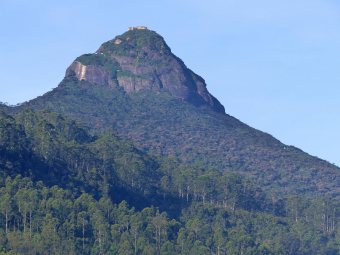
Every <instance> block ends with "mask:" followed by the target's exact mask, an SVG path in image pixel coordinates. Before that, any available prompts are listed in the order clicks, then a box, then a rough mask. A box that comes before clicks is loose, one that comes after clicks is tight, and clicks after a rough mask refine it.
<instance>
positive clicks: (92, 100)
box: [20, 28, 340, 197]
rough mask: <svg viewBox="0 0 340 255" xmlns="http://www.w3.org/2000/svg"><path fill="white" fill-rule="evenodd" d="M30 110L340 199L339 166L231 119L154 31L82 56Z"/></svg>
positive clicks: (285, 189) (279, 187)
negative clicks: (111, 130)
mask: <svg viewBox="0 0 340 255" xmlns="http://www.w3.org/2000/svg"><path fill="white" fill-rule="evenodd" d="M25 107H33V108H36V109H47V108H48V109H51V110H52V111H56V112H60V113H62V114H64V115H67V116H70V117H71V118H74V119H77V120H80V121H82V122H83V123H85V124H86V125H88V126H89V127H91V128H92V129H93V131H98V130H99V131H102V130H106V129H109V128H114V129H115V130H116V131H117V132H118V134H119V135H120V136H121V137H124V138H129V139H132V140H133V142H134V143H135V144H136V145H137V146H138V147H139V148H140V149H143V150H145V151H150V152H152V153H158V154H162V155H166V156H175V157H178V158H180V159H181V160H183V161H184V162H190V163H193V162H195V163H203V164H204V165H205V166H213V167H216V168H218V169H221V170H225V171H235V172H239V173H242V174H245V175H247V176H250V177H251V178H253V179H254V180H256V181H257V182H259V183H260V184H261V185H263V186H264V187H265V188H268V189H272V190H276V191H277V192H279V193H281V194H287V193H291V192H294V193H307V194H331V195H332V196H336V197H338V196H339V195H340V171H339V168H338V167H336V166H334V165H331V164H329V163H327V162H326V161H323V160H320V159H318V158H316V157H312V156H310V155H308V154H306V153H304V152H302V151H301V150H299V149H297V148H294V147H291V146H286V145H284V144H282V143H281V142H279V141H278V140H276V139H275V138H273V137H272V136H270V135H268V134H265V133H263V132H261V131H258V130H255V129H253V128H251V127H249V126H247V125H245V124H243V123H242V122H240V121H238V120H237V119H235V118H233V117H231V116H229V115H227V114H225V113H224V108H223V106H222V105H221V104H220V103H219V102H218V101H217V100H216V99H215V98H214V97H213V96H212V95H210V93H209V92H208V91H207V89H206V84H205V82H204V80H203V79H202V78H201V77H199V76H198V75H196V74H195V73H193V72H192V71H191V70H190V69H188V68H187V67H186V66H185V65H184V63H183V61H181V60H180V59H179V58H177V57H176V56H175V55H174V54H173V53H172V52H171V50H170V48H169V47H168V46H167V45H166V43H165V41H164V39H163V38H162V37H161V36H159V35H158V34H157V33H155V32H153V31H150V30H148V29H144V28H143V29H137V28H134V29H131V30H129V31H128V32H126V33H124V34H122V35H120V36H117V37H116V38H115V39H113V40H111V41H108V42H106V43H104V44H103V45H102V46H101V47H100V48H99V50H98V51H97V52H96V53H94V54H86V55H83V56H80V57H79V58H77V59H76V60H75V61H74V62H73V63H72V64H71V66H70V67H69V68H68V69H67V71H66V76H65V78H64V80H63V81H62V82H61V83H60V85H59V86H58V87H57V88H56V89H54V90H53V91H51V92H49V93H46V94H45V95H43V96H41V97H38V98H37V99H34V100H32V101H30V102H28V103H25V104H24V105H22V106H21V108H25ZM21 108H20V109H21Z"/></svg>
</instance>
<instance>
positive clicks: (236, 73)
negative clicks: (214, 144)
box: [0, 0, 340, 165]
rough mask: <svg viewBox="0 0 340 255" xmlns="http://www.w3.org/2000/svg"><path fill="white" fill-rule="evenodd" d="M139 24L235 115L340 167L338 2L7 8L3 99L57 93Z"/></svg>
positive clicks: (1, 53)
mask: <svg viewBox="0 0 340 255" xmlns="http://www.w3.org/2000/svg"><path fill="white" fill-rule="evenodd" d="M134 25H146V26H148V27H149V28H150V29H152V30H155V31H157V32H158V33H160V34H161V35H162V36H163V37H164V38H165V39H166V41H167V43H168V44H169V46H170V47H171V49H172V51H173V52H174V53H175V54H176V55H178V56H179V57H180V58H182V59H183V61H184V62H185V63H186V65H187V66H188V67H189V68H191V69H192V70H193V71H195V72H196V73H198V74H199V75H201V76H203V77H204V78H205V80H206V82H207V84H208V89H209V90H210V92H211V93H212V94H213V95H215V96H216V97H217V98H218V99H219V100H220V101H221V103H222V104H223V105H224V106H225V108H226V111H227V113H228V114H231V115H233V116H235V117H237V118H238V119H240V120H242V121H243V122H245V123H247V124H249V125H251V126H253V127H255V128H257V129H260V130H262V131H265V132H268V133H270V134H272V135H273V136H275V137H276V138H278V139H279V140H281V141H282V142H284V143H286V144H289V145H294V146H297V147H299V148H301V149H303V150H305V151H306V152H308V153H310V154H312V155H316V156H318V157H320V158H323V159H326V160H328V161H329V162H331V163H336V164H337V165H340V132H339V131H340V114H339V113H340V99H339V98H340V75H339V73H340V72H339V68H340V2H339V1H338V0H299V1H296V0H295V1H293V0H286V1H269V0H258V1H253V0H224V1H222V0H210V1H193V0H187V1H186V0H181V1H179V0H171V1H168V0H163V1H159V0H158V1H156V0H149V1H148V0H145V1H140V2H137V1H129V0H125V1H113V0H111V1H109V0H101V1H94V0H93V1H86V0H82V1H79V0H74V1H66V0H59V1H46V0H35V1H26V0H22V1H20V0H1V1H0V32H1V40H0V58H1V61H0V101H2V102H8V103H10V104H16V103H20V102H23V101H27V100H30V99H33V98H35V97H37V96H39V95H42V94H43V93H45V92H47V91H49V90H51V89H52V88H54V87H56V86H57V85H58V83H59V82H60V81H61V79H62V78H63V76H64V73H65V70H66V68H67V67H68V66H69V65H70V63H71V62H72V61H73V60H74V59H75V58H76V57H77V56H79V55H81V54H83V53H89V52H94V51H95V50H96V49H97V48H98V47H99V46H100V44H101V43H103V42H104V41H107V40H109V39H111V38H113V37H115V36H116V35H118V34H121V33H123V32H125V30H127V27H129V26H134Z"/></svg>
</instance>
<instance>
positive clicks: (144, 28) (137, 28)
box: [129, 26, 148, 31]
mask: <svg viewBox="0 0 340 255" xmlns="http://www.w3.org/2000/svg"><path fill="white" fill-rule="evenodd" d="M146 29H148V28H147V27H145V26H137V27H129V31H131V30H146Z"/></svg>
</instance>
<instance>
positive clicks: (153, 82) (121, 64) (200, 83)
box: [66, 28, 224, 113]
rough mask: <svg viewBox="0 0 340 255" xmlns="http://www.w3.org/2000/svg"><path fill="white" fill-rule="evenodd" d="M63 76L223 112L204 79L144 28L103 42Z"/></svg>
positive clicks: (152, 32)
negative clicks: (165, 95) (168, 96)
mask: <svg viewBox="0 0 340 255" xmlns="http://www.w3.org/2000/svg"><path fill="white" fill-rule="evenodd" d="M66 76H67V77H68V76H75V77H76V78H77V79H78V80H85V81H88V82H89V83H92V84H95V85H108V86H113V85H118V86H120V87H122V88H123V89H124V91H125V92H126V93H127V94H130V93H133V92H138V91H140V90H152V91H167V92H169V93H170V94H171V95H173V96H175V97H177V98H181V99H183V100H185V101H188V102H190V103H192V104H194V105H197V106H200V105H208V106H210V107H211V108H212V109H214V110H215V111H217V112H223V113H224V107H223V106H222V105H221V104H220V102H218V100H217V99H216V98H215V97H213V96H212V95H211V94H210V93H209V92H208V90H207V88H206V84H205V81H204V79H203V78H202V77H200V76H198V75H197V74H195V73H194V72H193V71H191V70H190V69H188V68H187V67H186V66H185V64H184V63H183V61H182V60H180V59H179V58H177V57H176V56H175V55H174V54H173V53H172V52H171V49H170V48H169V46H168V45H167V44H166V43H165V41H164V39H163V38H162V37H161V36H160V35H158V34H157V33H156V32H154V31H151V30H148V29H145V28H143V29H138V28H136V29H130V30H129V31H127V32H126V33H124V34H122V35H120V36H117V37H116V38H114V39H113V40H110V41H108V42H106V43H104V44H103V45H102V46H101V47H100V48H99V49H98V50H97V52H95V53H94V54H86V55H83V56H81V57H79V58H77V59H76V60H75V61H74V62H73V63H72V64H71V66H70V67H69V68H68V70H67V72H66Z"/></svg>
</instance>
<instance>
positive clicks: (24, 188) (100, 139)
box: [0, 30, 340, 255]
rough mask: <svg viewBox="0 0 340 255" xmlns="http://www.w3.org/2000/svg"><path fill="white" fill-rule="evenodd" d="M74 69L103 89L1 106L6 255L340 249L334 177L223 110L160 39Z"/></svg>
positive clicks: (135, 38)
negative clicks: (85, 68) (83, 71)
mask: <svg viewBox="0 0 340 255" xmlns="http://www.w3.org/2000/svg"><path fill="white" fill-rule="evenodd" d="M77 61H79V62H81V63H82V64H84V65H87V66H92V68H89V69H88V70H92V71H90V72H89V73H87V75H92V76H91V77H92V78H93V79H92V80H101V79H100V78H103V77H102V76H103V75H104V76H105V79H109V82H108V83H107V84H106V83H105V84H97V83H96V84H91V83H89V82H88V81H85V80H81V81H79V80H78V79H77V78H76V76H75V75H74V74H72V69H69V70H68V72H67V73H66V77H65V79H64V80H63V81H62V83H61V84H60V85H59V86H58V87H57V88H56V89H54V90H53V91H51V92H49V93H47V94H45V95H43V96H41V97H38V98H37V99H35V100H32V101H30V102H28V103H24V104H22V105H18V106H16V107H8V106H6V105H5V104H1V103H0V255H2V254H4V255H5V254H6V255H7V254H12V255H15V254H27V255H45V254H48V255H50V254H63V255H64V254H84V255H92V254H96V255H97V254H98V255H99V254H117V255H118V254H124V255H126V254H133V255H137V254H138V255H139V254H143V255H144V254H149V255H161V254H162V255H171V254H182V255H191V254H195V255H201V254H202V255H203V254H204V255H205V254H213V255H227V254H228V255H239V254H240V255H259V254H263V255H321V254H322V255H338V254H340V226H339V217H340V204H339V199H338V198H339V196H340V183H339V177H340V176H339V168H337V167H336V166H333V165H331V164H329V163H327V162H325V161H322V160H320V159H317V158H315V157H311V156H309V155H308V154H306V153H304V152H302V151H300V150H298V149H296V148H294V147H291V146H286V145H284V144H282V143H280V142H279V141H278V140H276V139H274V138H273V137H271V136H270V135H268V134H265V133H262V132H260V131H257V130H255V129H253V128H250V127H248V126H247V125H245V124H243V123H241V122H240V121H238V120H237V119H235V118H233V117H231V116H229V115H226V114H224V108H223V106H222V105H220V104H219V102H218V101H217V100H215V101H214V100H213V99H214V98H213V97H212V96H211V95H210V94H209V93H208V92H207V91H206V90H205V88H204V86H205V84H204V80H203V79H201V78H200V77H198V76H196V75H194V74H193V72H191V71H190V70H189V69H187V68H186V67H185V65H184V63H183V62H182V61H181V60H180V59H178V58H177V57H176V56H174V55H172V54H171V51H170V48H169V47H168V46H167V45H166V43H165V42H164V40H163V38H162V37H161V36H159V35H157V34H156V33H155V32H153V31H149V30H144V31H141V30H133V31H128V32H126V33H125V34H123V35H121V36H119V37H116V38H115V39H114V40H112V41H109V42H107V43H104V44H103V45H102V46H101V47H100V49H99V50H98V52H97V53H95V54H85V55H82V56H80V57H79V58H77ZM118 63H120V64H118ZM96 67H98V68H96ZM133 70H134V71H133ZM170 72H171V73H170ZM103 73H105V74H103ZM160 74H162V75H163V76H162V79H163V80H161V79H160V78H159V76H160ZM97 78H98V79H97ZM118 78H119V79H120V80H121V81H123V83H122V84H124V82H126V83H127V86H128V88H130V87H129V86H130V85H131V88H132V87H134V86H135V87H138V89H136V91H137V90H138V92H136V91H134V92H131V91H129V93H128V94H127V93H126V92H125V91H124V89H123V88H122V87H120V86H119V83H118V81H117V79H118ZM195 79H198V81H197V82H196V81H194V80H195ZM88 80H91V79H88ZM155 84H156V85H157V86H158V87H157V89H155V87H154V85H155ZM164 84H167V86H168V87H167V88H168V90H167V91H166V90H165V89H163V87H164V86H165V85H164ZM172 84H174V85H173V86H172ZM195 86H196V87H195ZM194 87H195V88H194ZM171 89H175V90H176V93H177V94H176V95H177V97H175V96H172V95H173V94H171ZM190 90H192V91H190ZM200 91H201V92H202V91H203V92H204V93H203V94H202V93H201V94H202V95H201V94H199V93H200ZM191 92H192V93H194V92H195V93H196V94H190V93H191ZM197 93H198V94H197ZM193 95H195V96H193ZM182 96H183V97H182ZM209 97H210V98H209ZM181 98H185V99H181ZM209 99H210V100H209ZM190 102H191V103H190ZM81 123H82V124H81Z"/></svg>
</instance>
